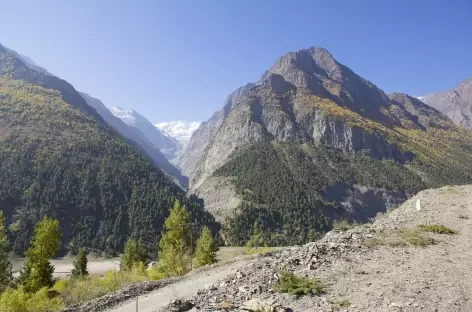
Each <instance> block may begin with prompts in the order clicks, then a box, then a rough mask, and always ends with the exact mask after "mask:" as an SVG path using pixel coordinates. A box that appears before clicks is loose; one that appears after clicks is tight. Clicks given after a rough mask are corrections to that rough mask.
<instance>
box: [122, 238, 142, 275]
mask: <svg viewBox="0 0 472 312" xmlns="http://www.w3.org/2000/svg"><path fill="white" fill-rule="evenodd" d="M147 258H148V250H147V248H146V246H145V245H144V244H143V243H142V242H141V241H138V240H137V239H134V238H130V239H129V240H128V241H127V242H126V244H125V252H124V254H123V256H122V257H121V262H120V269H121V270H127V271H129V270H131V269H132V268H133V267H134V266H135V265H138V264H140V263H142V264H144V265H146V263H147Z"/></svg>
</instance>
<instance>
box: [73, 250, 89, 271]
mask: <svg viewBox="0 0 472 312" xmlns="http://www.w3.org/2000/svg"><path fill="white" fill-rule="evenodd" d="M87 262H88V260H87V252H86V251H85V249H84V248H80V249H79V253H78V254H77V257H76V258H75V259H74V268H73V269H72V272H71V274H72V278H82V277H85V276H87V275H88V271H87Z"/></svg>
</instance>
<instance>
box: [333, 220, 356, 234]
mask: <svg viewBox="0 0 472 312" xmlns="http://www.w3.org/2000/svg"><path fill="white" fill-rule="evenodd" d="M358 225H359V223H358V222H349V221H348V220H334V221H333V230H335V231H340V232H345V231H348V230H350V229H352V228H353V227H356V226H358Z"/></svg>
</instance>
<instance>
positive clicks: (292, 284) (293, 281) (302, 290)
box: [277, 271, 325, 296]
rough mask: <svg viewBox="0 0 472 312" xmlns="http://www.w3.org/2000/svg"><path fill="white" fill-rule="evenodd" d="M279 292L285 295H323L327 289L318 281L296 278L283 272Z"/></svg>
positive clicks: (278, 287) (278, 286)
mask: <svg viewBox="0 0 472 312" xmlns="http://www.w3.org/2000/svg"><path fill="white" fill-rule="evenodd" d="M277 290H278V291H280V292H283V293H290V294H293V295H297V296H302V295H308V294H314V295H317V294H322V293H324V292H325V287H324V286H323V285H322V284H321V283H320V281H318V280H317V279H311V278H308V277H304V276H296V275H294V274H293V273H291V272H287V271H282V272H281V274H280V280H279V282H278V284H277Z"/></svg>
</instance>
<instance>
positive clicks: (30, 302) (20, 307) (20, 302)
mask: <svg viewBox="0 0 472 312" xmlns="http://www.w3.org/2000/svg"><path fill="white" fill-rule="evenodd" d="M63 307H64V306H63V304H62V303H61V300H60V298H50V296H49V292H48V289H47V288H46V287H44V288H41V289H40V290H39V291H37V292H36V293H34V294H30V293H28V292H26V291H25V290H24V288H23V287H19V288H18V289H11V288H9V289H7V290H5V292H3V293H2V294H1V295H0V311H2V312H53V311H59V310H61V309H62V308H63Z"/></svg>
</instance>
